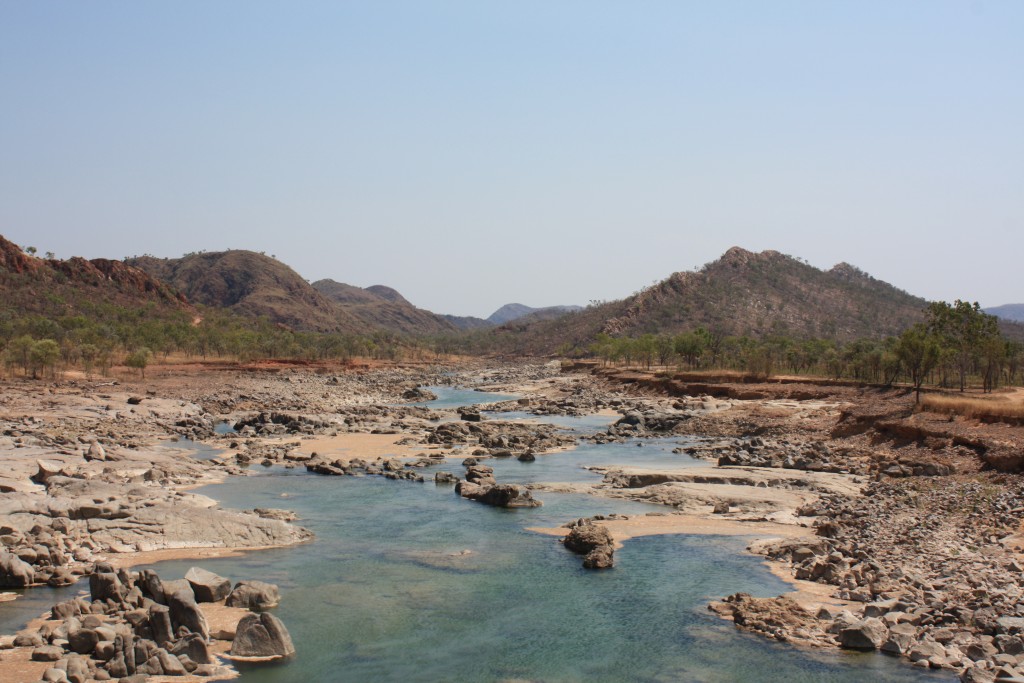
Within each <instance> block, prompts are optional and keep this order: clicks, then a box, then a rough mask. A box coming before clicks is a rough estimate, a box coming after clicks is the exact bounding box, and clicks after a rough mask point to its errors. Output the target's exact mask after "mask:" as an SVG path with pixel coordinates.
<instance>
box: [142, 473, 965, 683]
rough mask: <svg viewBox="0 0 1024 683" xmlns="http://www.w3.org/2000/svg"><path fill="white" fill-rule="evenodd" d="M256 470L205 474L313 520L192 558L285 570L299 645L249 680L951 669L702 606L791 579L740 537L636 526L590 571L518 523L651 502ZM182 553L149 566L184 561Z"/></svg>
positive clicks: (180, 570) (275, 575)
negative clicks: (801, 636)
mask: <svg viewBox="0 0 1024 683" xmlns="http://www.w3.org/2000/svg"><path fill="white" fill-rule="evenodd" d="M263 472H264V473H263V474H260V475H258V476H253V477H249V478H246V479H235V480H232V481H230V482H228V483H226V484H222V485H217V486H211V487H207V488H205V489H203V490H201V493H205V494H207V495H211V496H214V497H216V498H218V499H220V500H222V501H223V502H224V504H225V505H230V506H237V507H252V506H267V507H288V508H290V509H293V510H295V511H296V512H298V513H299V515H300V516H301V518H302V521H301V523H302V524H303V525H305V526H307V527H308V528H310V529H312V530H314V531H315V532H316V534H317V539H316V541H314V542H313V543H310V544H307V545H303V546H298V547H294V548H288V549H280V550H271V551H263V552H257V553H250V554H248V555H246V556H244V557H241V558H224V559H219V560H204V561H203V562H202V566H204V567H206V568H207V569H210V570H212V571H215V572H218V573H220V574H222V575H224V576H227V577H229V578H231V579H234V580H237V579H240V578H259V579H261V580H265V581H271V582H274V583H277V584H279V585H280V586H281V591H282V596H283V599H282V603H281V606H280V607H278V608H277V609H276V614H277V615H278V616H279V617H280V618H281V619H282V620H284V622H285V624H286V625H287V626H288V628H289V630H290V631H291V634H292V636H293V639H294V640H295V643H296V647H297V649H298V654H297V656H296V657H295V658H294V659H293V660H291V661H289V662H287V663H284V664H278V665H272V666H262V667H250V668H246V669H245V670H244V671H243V675H242V678H241V680H242V681H243V682H244V683H306V682H308V681H353V682H356V681H396V682H398V681H401V682H405V681H424V682H427V681H506V680H528V681H551V682H555V681H559V682H563V681H564V682H575V681H580V682H582V681H588V682H590V681H608V682H612V681H707V682H712V681H714V682H719V681H722V682H724V681H788V682H794V681H843V682H846V681H851V682H852V681H863V680H865V679H867V678H871V679H874V680H876V681H919V680H926V679H927V680H951V677H950V676H949V675H948V674H947V675H945V676H939V677H938V678H935V677H934V676H932V675H929V674H928V673H922V672H921V671H920V670H918V669H914V668H911V667H909V666H907V665H905V664H899V663H898V662H897V661H895V660H893V659H890V658H887V657H885V656H883V655H849V654H842V653H806V652H803V651H800V650H797V649H795V648H792V647H788V646H785V645H780V644H774V643H770V642H768V641H766V640H764V639H761V638H758V637H754V636H751V635H748V634H744V633H742V632H740V631H738V630H737V629H736V628H735V627H734V626H732V625H731V624H728V623H726V622H724V621H722V620H720V619H718V618H717V617H715V616H714V615H712V614H711V613H709V612H708V611H707V609H706V602H707V601H708V600H709V599H712V598H718V597H721V596H724V595H727V594H729V593H733V592H736V591H739V590H743V591H747V592H750V593H753V594H755V595H777V594H779V593H781V592H785V591H786V590H787V586H786V584H784V583H783V582H782V581H780V580H779V579H777V578H775V577H774V576H772V575H771V574H770V573H769V572H768V571H767V570H766V569H765V567H764V566H763V565H762V564H761V563H760V562H759V561H758V558H756V557H753V556H750V555H747V554H745V553H743V547H744V545H745V542H746V541H745V540H744V539H737V538H723V537H707V536H703V537H702V536H662V537H649V538H640V539H634V540H631V541H628V542H627V543H626V544H625V547H624V548H623V549H622V550H620V551H619V552H618V553H617V564H616V567H615V568H614V569H612V570H610V571H605V572H589V571H586V570H584V569H583V568H582V567H581V564H580V559H579V557H577V556H575V555H572V554H571V553H569V552H567V551H566V550H564V549H563V548H562V547H561V545H560V544H559V543H558V541H557V539H555V538H553V537H549V536H543V535H540V534H534V533H531V532H528V531H525V529H524V527H525V526H532V525H539V526H546V525H550V524H553V523H555V522H562V521H566V520H567V519H569V518H572V517H573V516H580V515H583V514H594V513H597V512H612V511H628V512H636V511H640V510H650V509H651V508H650V507H648V506H644V505H641V504H637V503H625V504H624V503H622V502H620V501H605V500H600V499H593V498H590V497H587V496H554V495H553V494H542V498H543V499H544V500H545V506H544V507H542V508H535V509H523V510H500V509H495V508H490V507H486V506H483V505H480V504H478V503H474V502H471V501H466V500H462V499H460V498H459V497H458V496H456V495H455V494H454V493H453V491H452V489H451V487H442V486H435V485H434V484H432V483H428V484H416V483H411V482H396V481H390V480H386V479H383V478H378V477H363V478H350V477H318V476H314V475H307V474H305V473H302V472H299V471H296V470H284V469H280V468H273V469H271V470H269V471H263ZM549 499H550V500H549ZM464 551H469V553H467V554H461V553H463V552H464ZM192 564H193V563H192V562H188V561H183V562H164V563H160V564H158V565H155V566H154V568H155V569H157V570H158V571H159V572H160V573H161V575H164V576H165V577H168V578H176V577H180V576H182V575H184V573H185V572H186V571H187V570H188V568H189V567H190V566H192Z"/></svg>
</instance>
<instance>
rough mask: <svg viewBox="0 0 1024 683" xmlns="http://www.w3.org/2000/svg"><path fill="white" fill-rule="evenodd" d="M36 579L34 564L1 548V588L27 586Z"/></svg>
mask: <svg viewBox="0 0 1024 683" xmlns="http://www.w3.org/2000/svg"><path fill="white" fill-rule="evenodd" d="M34 581H35V571H34V570H33V569H32V565H30V564H29V563H27V562H24V561H23V560H21V558H19V557H18V556H16V555H12V554H11V553H9V552H7V551H6V550H0V588H26V587H28V586H31V585H32V583H33V582H34Z"/></svg>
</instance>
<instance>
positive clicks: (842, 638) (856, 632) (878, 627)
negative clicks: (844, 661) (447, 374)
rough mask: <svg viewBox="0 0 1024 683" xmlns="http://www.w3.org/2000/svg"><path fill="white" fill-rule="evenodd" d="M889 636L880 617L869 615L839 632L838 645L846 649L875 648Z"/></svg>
mask: <svg viewBox="0 0 1024 683" xmlns="http://www.w3.org/2000/svg"><path fill="white" fill-rule="evenodd" d="M888 637H889V629H888V628H886V626H885V624H884V623H883V622H882V620H881V619H878V618H876V617H869V618H867V619H861V620H860V621H858V622H857V623H856V624H853V625H852V626H849V627H847V628H844V629H843V630H842V631H840V632H839V645H840V647H844V648H846V649H848V650H877V649H878V648H880V647H881V646H882V644H883V643H885V641H886V639H887V638H888Z"/></svg>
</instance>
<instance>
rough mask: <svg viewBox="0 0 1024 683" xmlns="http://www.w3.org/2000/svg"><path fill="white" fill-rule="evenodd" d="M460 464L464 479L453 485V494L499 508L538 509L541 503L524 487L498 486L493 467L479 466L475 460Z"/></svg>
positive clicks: (471, 459) (514, 485)
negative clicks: (463, 469) (464, 468)
mask: <svg viewBox="0 0 1024 683" xmlns="http://www.w3.org/2000/svg"><path fill="white" fill-rule="evenodd" d="M462 464H463V465H464V466H465V467H466V479H465V481H460V482H457V483H456V484H455V492H456V493H457V494H459V495H460V496H462V497H463V498H468V499H470V500H475V501H478V502H480V503H484V504H485V505H491V506H493V507H501V508H532V507H540V505H541V502H540V501H539V500H536V499H535V498H534V497H533V494H532V493H530V490H529V489H528V488H526V487H525V486H519V485H517V484H499V483H498V482H497V481H496V480H495V479H494V468H493V467H488V466H487V465H481V464H479V462H478V461H477V460H476V458H466V459H465V460H464V461H463V463H462Z"/></svg>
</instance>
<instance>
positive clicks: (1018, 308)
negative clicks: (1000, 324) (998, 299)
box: [985, 304, 1024, 323]
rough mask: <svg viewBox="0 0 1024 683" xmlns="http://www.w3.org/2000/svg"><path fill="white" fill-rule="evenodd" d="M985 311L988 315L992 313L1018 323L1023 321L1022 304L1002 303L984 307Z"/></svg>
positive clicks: (1023, 308) (1023, 309)
mask: <svg viewBox="0 0 1024 683" xmlns="http://www.w3.org/2000/svg"><path fill="white" fill-rule="evenodd" d="M985 312H986V313H988V314H989V315H994V316H997V317H999V318H1002V319H1003V320H1012V321H1014V322H1018V323H1024V304H1004V305H1002V306H993V307H992V308H986V309H985Z"/></svg>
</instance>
